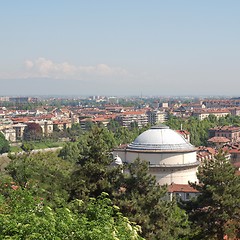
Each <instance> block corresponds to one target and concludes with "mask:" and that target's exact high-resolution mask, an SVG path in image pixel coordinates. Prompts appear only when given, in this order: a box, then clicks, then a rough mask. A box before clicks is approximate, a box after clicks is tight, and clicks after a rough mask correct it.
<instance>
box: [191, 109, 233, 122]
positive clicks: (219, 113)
mask: <svg viewBox="0 0 240 240" xmlns="http://www.w3.org/2000/svg"><path fill="white" fill-rule="evenodd" d="M230 114H231V112H230V111H229V110H228V109H194V110H193V113H192V115H193V116H194V117H197V118H198V119H199V120H203V119H205V118H207V117H209V116H210V115H214V116H215V117H216V118H220V117H226V116H227V115H230Z"/></svg>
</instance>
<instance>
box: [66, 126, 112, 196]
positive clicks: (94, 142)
mask: <svg viewBox="0 0 240 240" xmlns="http://www.w3.org/2000/svg"><path fill="white" fill-rule="evenodd" d="M106 131H107V130H105V129H102V128H98V127H97V126H95V127H94V128H92V131H91V132H90V133H89V135H88V136H87V138H86V143H85V144H84V145H81V147H82V149H81V152H80V154H81V157H80V159H79V162H78V166H76V170H75V171H74V172H73V174H72V176H71V187H70V188H71V198H81V199H85V198H88V197H89V196H91V197H97V196H99V195H100V194H101V193H102V192H103V191H105V192H108V193H110V192H111V188H112V185H111V182H112V181H113V179H114V176H113V171H114V170H113V169H111V168H109V165H110V163H111V161H112V159H111V158H110V156H109V150H110V149H109V148H110V147H111V145H112V144H113V143H112V142H111V135H107V134H106Z"/></svg>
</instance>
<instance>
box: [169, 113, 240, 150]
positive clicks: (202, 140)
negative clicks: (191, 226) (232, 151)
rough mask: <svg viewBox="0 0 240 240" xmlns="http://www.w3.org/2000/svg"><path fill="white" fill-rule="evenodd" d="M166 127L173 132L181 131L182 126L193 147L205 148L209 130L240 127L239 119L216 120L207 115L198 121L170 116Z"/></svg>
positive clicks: (231, 117)
mask: <svg viewBox="0 0 240 240" xmlns="http://www.w3.org/2000/svg"><path fill="white" fill-rule="evenodd" d="M166 125H168V126H169V127H170V128H172V129H175V130H177V129H181V125H182V128H183V129H185V130H187V131H189V132H190V141H191V143H192V144H193V145H195V146H200V145H202V146H206V145H207V140H208V138H209V136H208V130H209V129H210V128H212V127H215V126H223V125H236V126H240V117H239V116H229V115H228V116H226V117H222V118H219V119H218V118H217V117H216V116H214V115H209V117H208V118H205V119H204V120H199V119H197V118H194V117H190V118H188V119H186V120H184V119H181V118H177V117H174V116H172V115H170V117H169V119H168V121H167V122H166Z"/></svg>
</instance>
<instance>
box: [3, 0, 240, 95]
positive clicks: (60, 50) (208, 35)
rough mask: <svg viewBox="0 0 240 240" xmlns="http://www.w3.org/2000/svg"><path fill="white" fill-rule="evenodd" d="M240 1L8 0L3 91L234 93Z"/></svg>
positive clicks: (239, 74)
mask: <svg viewBox="0 0 240 240" xmlns="http://www.w3.org/2000/svg"><path fill="white" fill-rule="evenodd" d="M239 10H240V2H239V1H234V0H232V1H222V0H212V1H206V0H204V1H186V0H182V1H177V0H173V1H154V0H153V1H137V0H133V1H125V0H124V1H110V0H109V1H107V0H104V1H96V0H95V1H67V0H60V1H59V0H52V1H47V0H41V1H30V0H22V1H2V2H1V4H0V28H1V32H2V34H1V44H0V52H1V56H0V83H1V86H2V87H1V89H0V95H34V94H36V95H46V94H61V95H64V94H66V95H70V94H72V95H140V94H143V95H231V96H239V90H238V89H239V87H240V81H239V77H240V70H239V69H240V68H239V62H240V61H239V60H240V47H239V42H240V32H239V23H240V15H239Z"/></svg>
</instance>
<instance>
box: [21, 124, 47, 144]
mask: <svg viewBox="0 0 240 240" xmlns="http://www.w3.org/2000/svg"><path fill="white" fill-rule="evenodd" d="M42 137H43V131H42V128H41V126H40V125H39V124H38V123H28V124H27V126H26V127H25V128H24V131H23V139H24V140H25V141H39V140H41V138H42Z"/></svg>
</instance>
